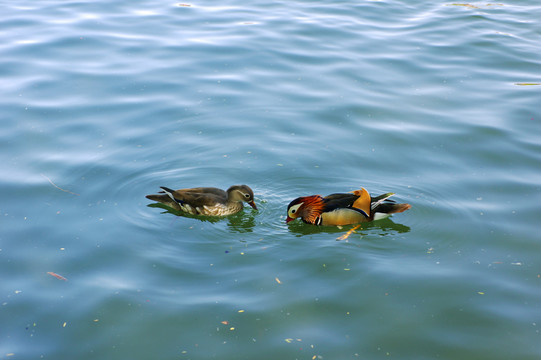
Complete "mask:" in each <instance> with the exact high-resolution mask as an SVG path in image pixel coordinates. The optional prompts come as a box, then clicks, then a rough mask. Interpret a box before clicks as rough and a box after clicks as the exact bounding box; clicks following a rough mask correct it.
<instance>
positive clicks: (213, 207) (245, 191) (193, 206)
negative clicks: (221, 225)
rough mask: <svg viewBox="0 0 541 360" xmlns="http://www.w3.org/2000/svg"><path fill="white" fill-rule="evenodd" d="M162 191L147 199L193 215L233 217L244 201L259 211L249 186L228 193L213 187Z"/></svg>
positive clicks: (233, 187) (161, 187) (239, 187)
mask: <svg viewBox="0 0 541 360" xmlns="http://www.w3.org/2000/svg"><path fill="white" fill-rule="evenodd" d="M160 189H162V190H163V191H160V193H159V194H157V195H147V196H146V198H147V199H150V200H154V201H157V202H160V203H162V204H164V205H167V206H169V207H171V208H173V209H175V210H180V211H184V212H185V213H188V214H191V215H206V216H226V215H231V214H234V213H237V212H239V211H241V210H242V208H243V206H242V202H243V201H246V202H247V203H248V205H250V206H251V207H253V208H254V209H255V210H257V206H256V205H255V203H254V192H253V191H252V189H250V187H248V186H247V185H233V186H231V187H230V188H229V189H227V191H223V190H222V189H217V188H213V187H198V188H192V189H180V190H171V189H169V188H167V187H165V186H160Z"/></svg>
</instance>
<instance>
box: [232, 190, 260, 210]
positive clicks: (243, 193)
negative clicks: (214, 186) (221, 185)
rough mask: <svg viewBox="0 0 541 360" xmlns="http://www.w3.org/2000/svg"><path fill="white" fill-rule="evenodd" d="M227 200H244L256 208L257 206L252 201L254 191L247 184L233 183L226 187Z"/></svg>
mask: <svg viewBox="0 0 541 360" xmlns="http://www.w3.org/2000/svg"><path fill="white" fill-rule="evenodd" d="M227 194H228V196H229V200H232V201H245V202H247V203H248V205H250V206H251V207H253V208H254V209H255V210H257V206H256V205H255V203H254V192H253V191H252V189H250V187H249V186H248V185H233V186H231V187H230V188H229V189H227Z"/></svg>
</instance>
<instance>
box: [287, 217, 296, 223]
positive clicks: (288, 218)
mask: <svg viewBox="0 0 541 360" xmlns="http://www.w3.org/2000/svg"><path fill="white" fill-rule="evenodd" d="M293 220H295V219H293V218H290V217H289V216H288V217H287V219H286V224H287V223H288V222H290V221H293Z"/></svg>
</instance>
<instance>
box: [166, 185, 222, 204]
mask: <svg viewBox="0 0 541 360" xmlns="http://www.w3.org/2000/svg"><path fill="white" fill-rule="evenodd" d="M161 189H162V190H163V192H164V193H165V194H166V195H167V196H168V197H169V198H171V199H172V200H173V201H176V202H178V203H179V204H189V205H190V206H192V207H203V206H212V205H216V203H222V204H224V203H225V202H226V200H227V193H226V192H225V191H223V190H222V189H218V188H211V187H199V188H191V189H180V190H171V189H169V188H167V187H165V186H162V187H161Z"/></svg>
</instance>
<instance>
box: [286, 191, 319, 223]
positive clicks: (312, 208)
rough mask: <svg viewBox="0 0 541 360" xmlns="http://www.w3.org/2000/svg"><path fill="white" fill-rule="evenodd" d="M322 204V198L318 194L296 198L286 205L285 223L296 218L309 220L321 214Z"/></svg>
mask: <svg viewBox="0 0 541 360" xmlns="http://www.w3.org/2000/svg"><path fill="white" fill-rule="evenodd" d="M323 206H324V204H323V198H322V197H321V196H320V195H312V196H305V197H300V198H296V199H295V200H293V201H292V202H290V203H289V205H288V206H287V218H286V223H288V222H290V221H293V220H295V219H296V218H301V219H303V220H305V221H308V222H310V221H311V220H313V218H315V217H317V216H319V215H320V214H321V212H322V211H323Z"/></svg>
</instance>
